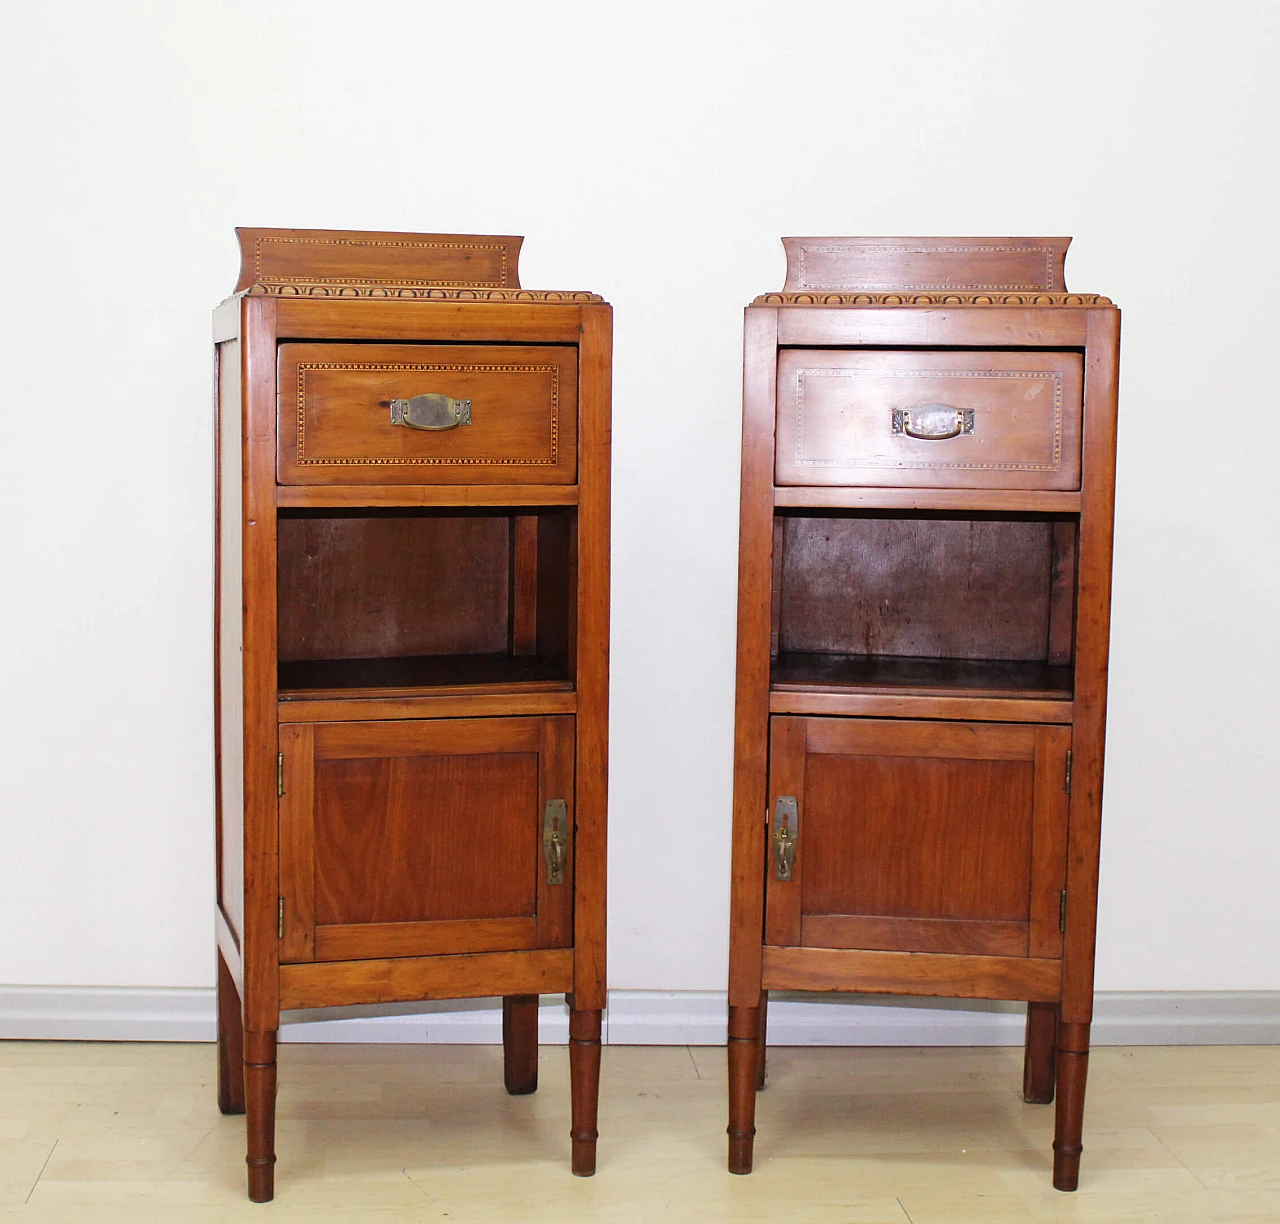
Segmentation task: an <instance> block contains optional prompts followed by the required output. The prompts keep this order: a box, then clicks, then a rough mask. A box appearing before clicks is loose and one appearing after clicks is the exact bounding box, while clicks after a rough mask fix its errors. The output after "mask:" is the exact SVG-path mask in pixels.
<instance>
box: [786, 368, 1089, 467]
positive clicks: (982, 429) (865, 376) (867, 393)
mask: <svg viewBox="0 0 1280 1224" xmlns="http://www.w3.org/2000/svg"><path fill="white" fill-rule="evenodd" d="M1082 386H1083V360H1082V358H1081V356H1080V354H1078V353H1058V352H1032V353H999V352H924V351H913V352H878V351H871V350H857V351H838V350H837V351H833V350H806V349H783V350H782V351H781V352H780V353H779V354H778V442H777V470H776V479H777V483H778V484H780V485H888V486H902V485H907V486H913V487H928V488H949V489H955V488H961V489H1078V488H1079V487H1080V420H1081V395H1082Z"/></svg>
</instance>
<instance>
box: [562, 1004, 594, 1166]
mask: <svg viewBox="0 0 1280 1224" xmlns="http://www.w3.org/2000/svg"><path fill="white" fill-rule="evenodd" d="M569 1086H570V1090H571V1092H572V1094H573V1124H572V1129H571V1130H570V1131H569V1138H570V1139H571V1140H572V1143H573V1162H572V1168H573V1173H574V1176H575V1177H590V1176H591V1175H592V1174H593V1173H595V1171H596V1140H597V1139H598V1138H599V1135H600V1132H599V1131H598V1130H596V1117H597V1114H598V1112H599V1106H600V1013H599V1012H598V1011H578V1010H577V1009H576V1008H574V1007H572V1006H570V1010H569Z"/></svg>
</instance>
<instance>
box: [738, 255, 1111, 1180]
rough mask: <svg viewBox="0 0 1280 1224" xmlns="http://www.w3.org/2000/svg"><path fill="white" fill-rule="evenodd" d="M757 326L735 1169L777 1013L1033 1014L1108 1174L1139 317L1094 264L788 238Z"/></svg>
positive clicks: (752, 354)
mask: <svg viewBox="0 0 1280 1224" xmlns="http://www.w3.org/2000/svg"><path fill="white" fill-rule="evenodd" d="M783 241H784V244H785V246H786V248H787V261H788V275H787V283H786V286H785V287H784V289H783V291H782V292H780V293H771V294H765V295H764V296H762V297H760V298H758V299H757V300H756V301H755V303H753V304H752V305H751V306H750V307H748V309H747V312H746V347H745V373H744V413H743V471H742V510H741V531H740V549H741V553H740V562H739V602H738V670H737V700H736V732H735V772H734V832H733V879H732V900H731V935H730V969H729V974H730V976H729V1079H730V1084H729V1167H730V1169H731V1170H732V1171H734V1172H737V1173H747V1172H749V1171H750V1169H751V1165H752V1158H753V1143H754V1135H755V1125H754V1117H755V1093H756V1091H757V1090H758V1088H761V1087H763V1086H764V1081H765V1040H766V1033H767V1025H766V1011H767V1001H768V992H769V991H770V990H801V991H847V992H864V993H875V994H905V995H913V994H914V995H935V996H944V997H957V998H986V999H1011V1000H1023V1001H1026V1002H1027V1004H1028V1015H1027V1039H1026V1060H1025V1075H1024V1085H1023V1088H1024V1094H1025V1096H1026V1099H1027V1100H1028V1101H1036V1102H1042V1103H1047V1102H1049V1101H1051V1100H1053V1098H1054V1094H1055V1089H1056V1093H1057V1115H1056V1133H1055V1140H1054V1154H1053V1181H1054V1185H1055V1186H1057V1187H1058V1188H1059V1189H1062V1190H1073V1189H1075V1187H1076V1184H1077V1179H1078V1175H1079V1165H1080V1153H1081V1134H1082V1117H1083V1105H1084V1088H1085V1071H1086V1066H1087V1059H1088V1049H1089V1025H1090V1020H1091V1017H1092V1006H1093V958H1094V928H1095V916H1096V902H1097V879H1098V845H1099V825H1100V814H1101V797H1102V755H1103V739H1104V728H1105V714H1106V676H1107V648H1108V624H1109V615H1110V585H1111V536H1112V502H1113V487H1114V467H1115V428H1116V385H1117V384H1116V378H1117V358H1118V341H1119V312H1118V311H1117V310H1116V308H1115V307H1114V306H1113V305H1112V304H1111V303H1110V302H1109V301H1108V300H1107V299H1106V298H1102V297H1098V296H1097V295H1093V294H1070V293H1068V292H1067V291H1066V288H1065V285H1064V283H1063V264H1064V261H1065V255H1066V248H1067V243H1068V241H1069V240H1068V239H1045V238H982V239H897V238H868V239H860V238H858V239H855V238H812V239H809V238H796V239H784V240H783Z"/></svg>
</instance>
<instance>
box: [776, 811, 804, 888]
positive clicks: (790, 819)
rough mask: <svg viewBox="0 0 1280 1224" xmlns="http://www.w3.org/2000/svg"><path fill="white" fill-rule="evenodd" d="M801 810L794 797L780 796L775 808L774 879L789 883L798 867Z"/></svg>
mask: <svg viewBox="0 0 1280 1224" xmlns="http://www.w3.org/2000/svg"><path fill="white" fill-rule="evenodd" d="M799 825H800V810H799V807H798V806H797V804H796V797H795V796H794V795H779V796H778V802H777V803H776V804H775V805H774V808H773V878H774V879H775V880H782V881H784V882H785V881H788V880H790V879H791V872H792V869H793V868H794V867H795V865H796V846H797V844H798V842H799V834H800V828H799Z"/></svg>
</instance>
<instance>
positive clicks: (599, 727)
mask: <svg viewBox="0 0 1280 1224" xmlns="http://www.w3.org/2000/svg"><path fill="white" fill-rule="evenodd" d="M238 234H239V239H240V246H241V252H242V266H241V273H240V281H239V284H238V285H237V287H236V293H235V295H234V296H233V297H231V298H229V299H228V300H227V301H226V302H224V303H223V304H222V305H221V306H219V307H218V309H217V310H216V311H215V314H214V340H215V345H216V349H215V352H216V387H217V420H218V460H217V584H216V585H217V593H216V610H215V619H216V635H215V636H216V646H215V653H216V660H215V679H216V684H215V697H216V703H217V710H216V720H215V723H216V730H217V806H218V813H217V864H218V880H217V885H218V888H217V909H216V912H215V921H216V928H217V945H218V996H219V1002H218V1015H219V1024H218V1051H219V1081H218V1099H219V1104H220V1106H221V1108H222V1109H223V1111H224V1112H228V1113H237V1112H246V1113H247V1115H248V1117H247V1130H248V1157H247V1158H248V1178H249V1196H250V1197H251V1198H252V1199H254V1200H256V1201H265V1200H267V1199H270V1198H271V1197H272V1194H273V1188H274V1179H273V1169H274V1161H275V1154H274V1142H273V1128H274V1111H275V1087H276V1039H277V1032H278V1029H279V1023H280V1013H281V1011H282V1010H285V1009H297V1008H311V1007H333V1006H341V1005H348V1004H372V1003H384V1002H394V1001H416V1000H427V999H450V998H467V997H484V996H500V997H502V999H503V1043H504V1047H505V1049H504V1070H505V1082H506V1087H507V1089H508V1091H510V1092H512V1093H527V1092H532V1091H534V1089H535V1088H536V1086H537V1066H538V1064H537V1059H538V1048H537V1041H538V1032H537V1024H538V996H539V995H542V994H547V993H564V994H565V995H566V996H567V998H568V1001H569V1006H570V1053H569V1057H570V1067H571V1078H572V1097H573V1104H572V1110H573V1118H572V1126H571V1138H572V1167H573V1171H574V1172H575V1173H578V1174H582V1175H586V1174H590V1173H592V1172H593V1171H594V1169H595V1145H596V1101H597V1095H598V1081H599V1059H600V1019H601V1009H602V1008H603V1007H604V1003H605V970H604V948H605V943H604V919H605V897H604V886H605V782H606V777H605V769H606V746H607V669H608V655H607V650H608V582H609V570H608V566H609V560H608V542H609V527H608V519H609V487H608V482H609V394H610V353H611V315H610V309H609V307H608V305H606V304H605V303H603V302H602V301H601V300H600V299H599V298H598V297H597V296H596V295H594V294H591V293H571V292H565V293H556V292H535V291H530V290H523V289H521V288H520V286H519V279H518V275H517V266H516V265H517V256H518V252H519V247H520V241H521V240H520V239H518V238H506V237H489V236H472V235H433V234H389V233H353V232H339V231H318V230H240V231H238Z"/></svg>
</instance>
